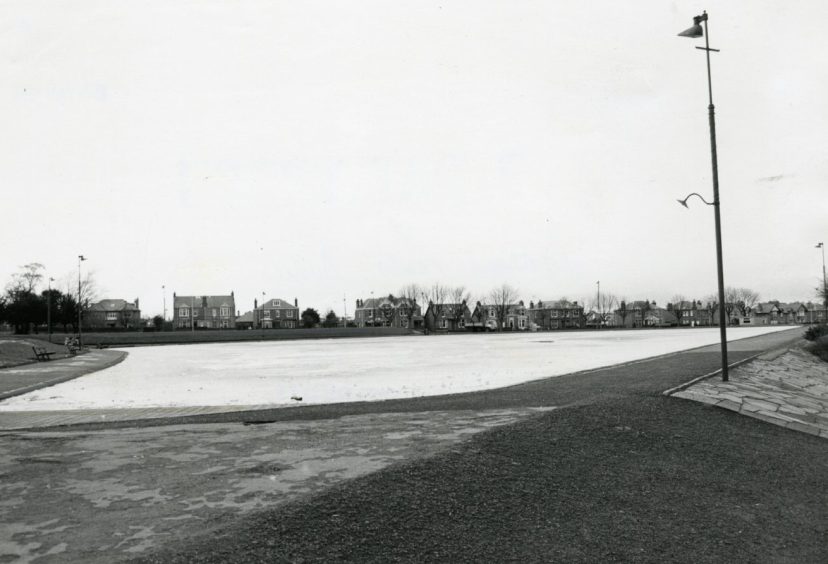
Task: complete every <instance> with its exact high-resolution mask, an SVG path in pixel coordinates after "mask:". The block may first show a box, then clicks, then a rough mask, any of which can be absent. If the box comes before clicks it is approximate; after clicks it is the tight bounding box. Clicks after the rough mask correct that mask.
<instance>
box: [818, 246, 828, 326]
mask: <svg viewBox="0 0 828 564" xmlns="http://www.w3.org/2000/svg"><path fill="white" fill-rule="evenodd" d="M816 248H817V249H822V306H823V312H824V313H823V314H822V322H823V323H828V280H826V278H825V245H823V244H822V243H821V242H820V243H817V246H816Z"/></svg>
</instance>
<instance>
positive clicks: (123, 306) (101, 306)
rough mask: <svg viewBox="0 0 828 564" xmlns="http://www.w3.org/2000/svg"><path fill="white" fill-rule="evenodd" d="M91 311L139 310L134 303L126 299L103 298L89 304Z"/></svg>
mask: <svg viewBox="0 0 828 564" xmlns="http://www.w3.org/2000/svg"><path fill="white" fill-rule="evenodd" d="M89 311H139V310H138V308H137V307H135V304H134V303H130V302H128V301H126V300H101V301H99V302H98V303H94V304H92V305H91V306H89Z"/></svg>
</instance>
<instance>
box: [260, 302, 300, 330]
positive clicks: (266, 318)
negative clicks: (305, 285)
mask: <svg viewBox="0 0 828 564" xmlns="http://www.w3.org/2000/svg"><path fill="white" fill-rule="evenodd" d="M253 327H255V328H256V329H295V328H297V327H299V300H298V299H296V298H294V300H293V303H291V302H289V301H288V300H283V299H281V298H272V299H269V300H266V301H264V302H262V305H259V303H258V301H257V300H253Z"/></svg>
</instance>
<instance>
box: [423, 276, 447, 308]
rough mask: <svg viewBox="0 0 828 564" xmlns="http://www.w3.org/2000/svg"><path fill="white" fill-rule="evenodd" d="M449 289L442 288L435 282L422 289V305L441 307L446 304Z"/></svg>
mask: <svg viewBox="0 0 828 564" xmlns="http://www.w3.org/2000/svg"><path fill="white" fill-rule="evenodd" d="M449 291H450V289H449V287H448V286H443V285H442V284H440V283H439V282H435V283H434V284H431V285H430V286H426V287H424V288H422V297H423V303H425V304H429V303H432V304H434V305H435V306H438V307H440V306H442V305H443V304H444V303H446V298H447V297H448V296H449Z"/></svg>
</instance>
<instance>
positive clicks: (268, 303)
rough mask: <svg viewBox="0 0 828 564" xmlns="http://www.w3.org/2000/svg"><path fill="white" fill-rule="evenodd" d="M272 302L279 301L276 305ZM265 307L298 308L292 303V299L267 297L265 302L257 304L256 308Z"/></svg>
mask: <svg viewBox="0 0 828 564" xmlns="http://www.w3.org/2000/svg"><path fill="white" fill-rule="evenodd" d="M274 302H279V304H280V305H276V304H275V303H274ZM265 306H266V307H267V309H299V308H298V307H296V306H295V305H293V301H291V300H283V299H282V298H269V299H267V300H265V302H264V303H263V304H261V305H259V306H258V307H257V308H256V310H260V309H263V308H264V307H265Z"/></svg>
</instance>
